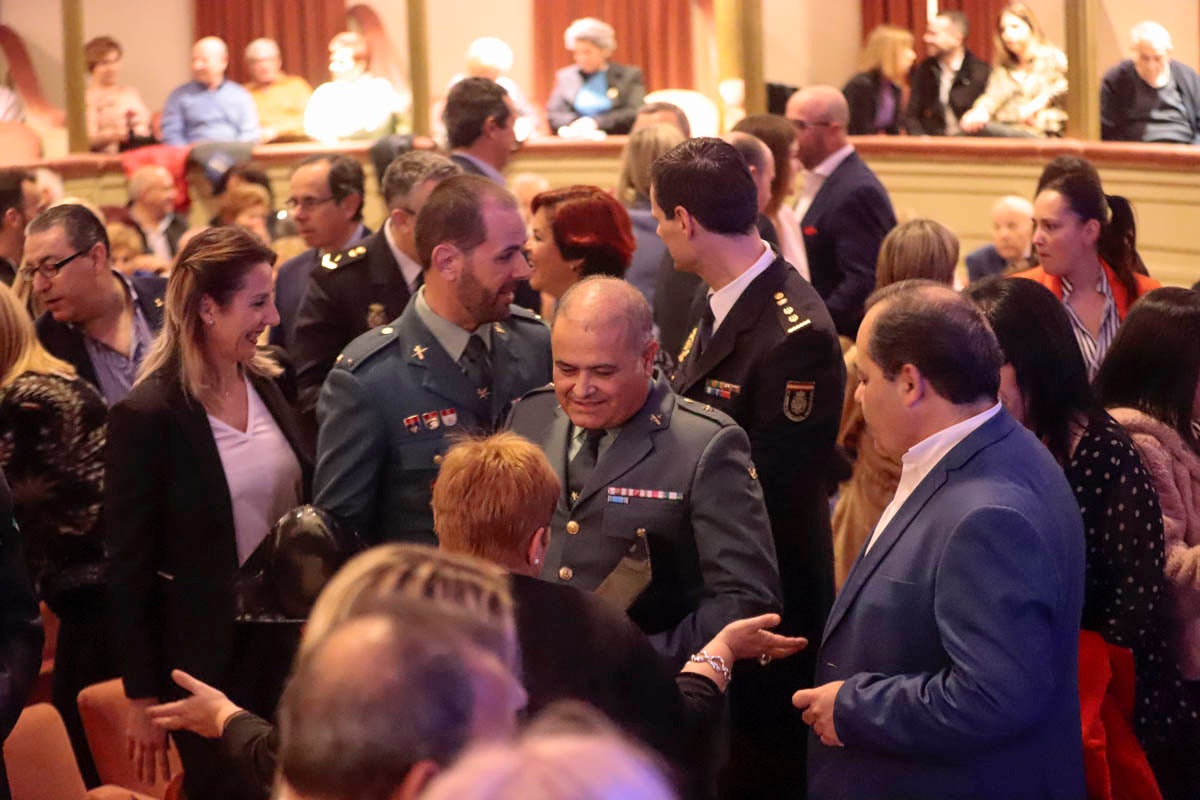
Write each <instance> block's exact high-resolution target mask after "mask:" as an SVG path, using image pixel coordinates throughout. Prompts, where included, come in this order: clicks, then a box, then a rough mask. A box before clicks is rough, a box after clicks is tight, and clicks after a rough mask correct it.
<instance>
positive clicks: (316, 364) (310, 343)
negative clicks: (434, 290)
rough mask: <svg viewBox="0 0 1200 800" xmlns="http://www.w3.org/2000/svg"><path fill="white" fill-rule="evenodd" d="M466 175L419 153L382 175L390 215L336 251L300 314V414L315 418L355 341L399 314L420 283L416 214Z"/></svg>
mask: <svg viewBox="0 0 1200 800" xmlns="http://www.w3.org/2000/svg"><path fill="white" fill-rule="evenodd" d="M461 173H462V169H461V168H460V167H459V166H458V165H456V164H455V163H454V162H452V161H450V160H449V159H448V158H446V157H445V156H442V155H438V154H436V153H430V152H428V151H425V150H414V151H412V152H410V153H405V154H404V155H402V156H400V157H399V158H397V159H396V160H395V161H393V162H392V163H391V164H390V165H389V166H388V168H387V171H386V172H384V174H383V199H384V202H385V203H386V204H387V208H388V215H387V219H386V220H384V223H383V225H382V226H380V228H379V230H378V231H376V232H375V233H373V234H372V235H371V236H369V237H368V238H367V239H366V240H365V241H363V242H362V243H361V244H356V245H354V246H353V247H351V248H350V249H349V250H343V251H342V252H340V253H336V254H334V255H332V256H330V257H329V258H328V259H325V260H323V261H322V262H321V265H320V268H319V269H315V270H313V273H312V277H311V279H310V280H309V285H308V292H307V293H306V294H305V296H304V300H302V301H301V303H300V311H299V312H298V313H297V315H296V332H295V334H294V336H293V340H292V347H291V354H292V357H293V359H294V360H295V363H296V384H297V387H298V389H299V405H300V410H301V411H302V412H303V413H305V414H310V413H312V412H313V411H314V410H315V409H316V406H317V395H319V394H320V392H321V384H322V383H324V382H325V376H326V375H328V374H329V370H330V369H332V368H333V362H334V361H335V360H336V359H337V356H338V353H340V352H342V348H343V347H345V346H346V345H348V344H350V342H352V341H354V338H355V337H356V336H359V335H361V334H364V333H366V332H367V331H369V330H371V329H372V328H377V327H379V326H380V325H386V324H387V323H389V322H391V321H392V320H394V319H395V318H396V317H398V316H400V312H401V311H403V310H404V307H405V306H406V305H408V300H409V298H410V297H412V295H413V294H414V293H415V292H416V290H417V287H419V286H420V285H421V283H422V279H421V265H420V263H418V261H417V244H416V238H415V236H416V230H417V213H418V212H419V211H420V210H421V206H423V205H424V204H425V198H427V197H429V193H430V192H432V191H433V190H434V188H435V187H436V186H437V185H438V184H439V183H441V182H442V181H444V180H445V179H446V178H449V177H451V176H453V175H459V174H461Z"/></svg>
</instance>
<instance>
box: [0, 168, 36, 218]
mask: <svg viewBox="0 0 1200 800" xmlns="http://www.w3.org/2000/svg"><path fill="white" fill-rule="evenodd" d="M26 182H28V183H33V182H34V177H33V173H32V172H28V171H26V170H23V169H0V216H3V215H4V212H5V211H8V210H9V209H10V208H17V209H19V208H22V207H24V205H25V193H24V192H23V191H22V190H21V185H22V184H23V183H26Z"/></svg>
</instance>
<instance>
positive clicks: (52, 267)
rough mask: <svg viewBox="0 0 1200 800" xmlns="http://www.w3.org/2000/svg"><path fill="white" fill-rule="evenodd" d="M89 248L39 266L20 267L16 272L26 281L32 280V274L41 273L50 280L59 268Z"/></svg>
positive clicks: (83, 253)
mask: <svg viewBox="0 0 1200 800" xmlns="http://www.w3.org/2000/svg"><path fill="white" fill-rule="evenodd" d="M91 249H92V248H90V247H85V248H83V249H82V250H80V251H79V252H78V253H73V254H71V255H69V256H67V257H66V258H64V259H63V260H62V261H55V262H54V263H53V264H42V265H41V266H40V267H21V269H19V270H17V274H18V275H20V276H21V278H22V280H26V281H32V280H33V276H34V275H41V276H42V277H43V278H45V279H46V280H50V279H51V278H53V277H54V276H55V275H57V274H58V271H59V270H61V269H62V268H63V267H65V266H66V265H67V264H70V263H71V262H72V261H74V260H75V259H77V258H79V257H80V256H83V255H87V254H88V253H89V252H90V251H91Z"/></svg>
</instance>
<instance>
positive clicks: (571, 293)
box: [554, 276, 654, 351]
mask: <svg viewBox="0 0 1200 800" xmlns="http://www.w3.org/2000/svg"><path fill="white" fill-rule="evenodd" d="M566 320H569V321H570V324H573V325H579V326H582V327H584V328H586V329H589V330H594V329H597V328H600V327H604V326H609V325H613V326H619V327H620V328H621V330H622V332H623V334H624V336H625V342H626V343H627V344H628V345H629V347H630V348H632V349H635V350H637V351H640V350H641V349H642V348H644V347H645V346H646V344H647V343H649V342H650V341H652V340H653V338H654V317H653V314H652V313H651V311H650V304H649V303H647V302H646V298H645V297H644V296H643V295H642V293H641V292H639V291H638V290H637V289H636V288H635V287H634V286H633V285H632V284H630V283H628V282H627V281H623V280H621V279H620V278H612V277H607V276H604V277H601V276H597V277H593V278H586V279H584V280H582V281H580V282H578V283H576V284H574V285H572V286H571V288H570V289H568V290H567V291H566V293H564V294H563V296H562V299H561V300H560V301H559V304H558V310H557V311H556V312H555V315H554V327H558V325H559V323H560V322H564V324H565V321H566Z"/></svg>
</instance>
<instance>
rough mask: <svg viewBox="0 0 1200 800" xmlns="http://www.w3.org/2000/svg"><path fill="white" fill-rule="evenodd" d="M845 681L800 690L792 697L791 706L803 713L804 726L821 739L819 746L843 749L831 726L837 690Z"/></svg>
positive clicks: (835, 731) (835, 730)
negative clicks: (808, 727)
mask: <svg viewBox="0 0 1200 800" xmlns="http://www.w3.org/2000/svg"><path fill="white" fill-rule="evenodd" d="M843 683H845V681H834V682H833V683H826V684H824V685H822V686H814V687H813V688H811V689H801V690H800V691H798V692H796V693H795V694H794V695H792V705H794V706H795V707H796V708H798V709H800V710H801V711H803V712H804V715H803V719H804V724H805V725H808V726H810V727H811V728H812V729H813V733H815V734H816V735H817V736H819V737H820V738H821V744H825V745H828V746H830V747H845V745H844V744H842V740H841V739H839V738H838V735H837V729H836V728H835V727H834V724H833V707H834V704H835V703H836V701H837V693H838V690H839V689H841V688H842V684H843Z"/></svg>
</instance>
